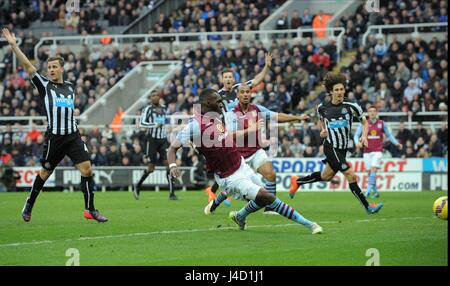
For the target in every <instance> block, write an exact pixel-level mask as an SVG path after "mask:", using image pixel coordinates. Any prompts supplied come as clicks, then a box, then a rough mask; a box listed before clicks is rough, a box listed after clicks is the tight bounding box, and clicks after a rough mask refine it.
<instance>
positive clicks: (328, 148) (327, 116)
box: [289, 72, 383, 214]
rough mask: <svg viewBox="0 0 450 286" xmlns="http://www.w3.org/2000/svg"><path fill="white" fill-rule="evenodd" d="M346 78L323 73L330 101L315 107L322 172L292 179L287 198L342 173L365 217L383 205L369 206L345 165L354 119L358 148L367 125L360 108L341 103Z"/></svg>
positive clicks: (363, 142)
mask: <svg viewBox="0 0 450 286" xmlns="http://www.w3.org/2000/svg"><path fill="white" fill-rule="evenodd" d="M345 83H346V77H345V75H344V74H334V73H331V72H329V73H327V74H326V75H325V78H324V86H325V89H326V91H327V93H328V94H330V95H331V101H330V102H327V103H321V104H319V107H318V108H317V113H318V115H319V119H320V125H321V129H322V130H321V132H320V137H321V138H323V139H325V140H324V143H323V150H324V153H325V157H326V158H325V160H323V162H324V163H326V165H325V169H324V170H323V171H322V173H321V172H314V173H312V174H310V175H308V176H305V177H298V176H292V177H291V188H290V190H289V195H290V196H291V198H292V197H293V196H294V195H295V192H297V190H298V188H299V186H301V185H304V184H311V183H314V182H320V181H330V180H331V179H332V178H333V177H334V176H335V175H336V173H337V172H342V173H343V174H344V176H345V178H346V179H347V181H348V183H349V186H350V190H351V191H352V193H353V195H355V197H356V198H357V199H358V200H359V201H360V202H361V204H362V205H363V206H364V208H365V210H366V211H367V213H368V214H374V213H377V212H378V211H379V210H380V209H381V207H382V206H383V204H381V203H380V204H376V205H375V204H373V205H369V203H368V202H367V200H366V197H365V196H364V194H363V193H362V191H361V189H360V187H359V186H358V183H357V182H356V174H355V172H354V171H353V169H352V168H351V167H350V165H349V164H348V163H347V160H346V155H347V149H348V148H349V144H348V143H349V141H350V140H352V138H351V134H350V133H351V129H352V123H353V120H354V118H355V117H357V118H358V119H359V120H360V121H361V123H362V125H363V131H362V136H361V138H360V142H361V144H363V145H364V146H368V143H367V136H368V131H369V127H368V126H369V124H368V122H367V120H366V117H365V116H364V113H363V110H362V108H361V107H360V106H359V105H358V104H356V103H352V102H347V101H344V95H345Z"/></svg>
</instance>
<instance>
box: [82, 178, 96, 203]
mask: <svg viewBox="0 0 450 286" xmlns="http://www.w3.org/2000/svg"><path fill="white" fill-rule="evenodd" d="M81 191H82V192H83V195H84V209H85V210H89V211H94V210H95V207H94V191H95V182H94V179H93V178H92V176H90V177H83V176H81Z"/></svg>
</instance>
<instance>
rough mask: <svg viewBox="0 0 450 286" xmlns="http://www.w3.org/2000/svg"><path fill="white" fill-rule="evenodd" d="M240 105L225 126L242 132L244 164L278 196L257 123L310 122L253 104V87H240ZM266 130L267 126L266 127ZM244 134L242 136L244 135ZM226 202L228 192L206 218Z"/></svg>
mask: <svg viewBox="0 0 450 286" xmlns="http://www.w3.org/2000/svg"><path fill="white" fill-rule="evenodd" d="M237 97H238V100H239V104H238V105H236V106H235V107H234V108H233V109H232V112H233V113H231V114H230V116H228V117H227V120H228V121H229V122H226V124H225V126H226V128H227V130H228V131H230V132H234V131H236V132H241V133H239V135H237V138H236V141H237V147H238V151H239V153H241V155H242V156H243V157H244V159H245V162H246V163H247V164H248V165H249V166H250V167H251V168H252V169H253V170H254V171H255V172H257V173H259V174H261V175H262V176H263V178H264V182H261V184H260V185H261V186H264V188H265V189H266V190H267V191H268V192H269V193H273V194H274V195H275V194H276V189H275V187H276V183H275V179H276V174H275V170H274V169H273V166H272V162H271V161H270V159H269V157H268V156H267V153H266V151H264V150H263V149H262V148H261V145H260V143H261V138H260V136H261V129H262V128H259V126H257V122H258V121H259V120H261V119H262V118H266V119H270V120H272V121H277V122H280V123H284V122H292V121H301V120H308V119H309V116H308V115H306V114H302V115H290V114H285V113H277V112H273V111H270V110H268V109H267V108H265V107H264V106H261V105H257V104H252V103H250V102H251V100H252V95H251V90H250V86H248V85H247V84H245V83H243V84H241V85H240V86H239V87H238V94H237ZM255 126H257V127H258V128H256V130H255V132H254V133H247V134H245V135H243V132H242V131H243V130H245V129H248V128H249V127H255ZM263 126H264V125H263ZM241 134H242V135H241ZM239 137H240V138H239ZM226 198H227V196H226V192H221V193H220V194H219V195H218V196H217V197H216V198H215V199H214V200H212V201H211V202H210V203H209V204H208V205H207V206H206V208H205V214H210V213H211V212H213V211H214V210H215V209H216V208H217V207H218V206H219V205H220V203H222V202H223V201H224V200H225V199H226ZM264 213H267V214H272V213H273V212H271V211H270V210H269V209H268V208H266V209H265V210H264Z"/></svg>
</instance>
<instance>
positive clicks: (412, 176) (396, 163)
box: [272, 158, 448, 192]
mask: <svg viewBox="0 0 450 286" xmlns="http://www.w3.org/2000/svg"><path fill="white" fill-rule="evenodd" d="M347 162H348V163H349V164H350V165H351V166H352V168H353V170H355V172H356V176H357V182H358V184H359V186H360V187H361V188H362V189H363V190H365V189H366V188H367V184H368V180H369V176H368V171H367V170H366V168H365V165H364V160H363V159H362V158H357V159H348V161H347ZM272 163H273V166H274V169H275V171H276V173H277V179H276V183H277V191H280V192H282V191H287V190H289V187H290V178H291V176H292V175H297V176H303V175H307V174H310V173H312V172H321V171H323V169H324V168H325V164H324V163H323V162H322V160H321V158H311V159H307V158H275V159H273V160H272ZM447 166H448V164H447V159H446V158H427V159H416V158H411V159H385V160H383V162H382V165H381V169H380V170H379V172H378V174H377V187H378V189H379V190H381V191H413V192H414V191H422V190H431V191H436V190H447V182H448V176H447V172H448V168H447ZM333 181H335V183H331V182H318V183H314V184H306V185H303V186H302V187H301V188H302V190H303V191H346V190H348V189H349V185H348V181H347V180H346V179H345V177H344V175H343V174H342V173H338V174H336V176H335V177H334V178H333Z"/></svg>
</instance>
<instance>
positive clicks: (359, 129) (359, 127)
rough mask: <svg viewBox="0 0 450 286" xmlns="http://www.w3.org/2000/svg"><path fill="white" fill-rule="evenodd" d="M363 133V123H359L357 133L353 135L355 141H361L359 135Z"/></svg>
mask: <svg viewBox="0 0 450 286" xmlns="http://www.w3.org/2000/svg"><path fill="white" fill-rule="evenodd" d="M361 134H362V124H359V125H358V128H356V132H355V135H354V136H353V141H354V142H355V144H356V143H358V142H359V137H361Z"/></svg>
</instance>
